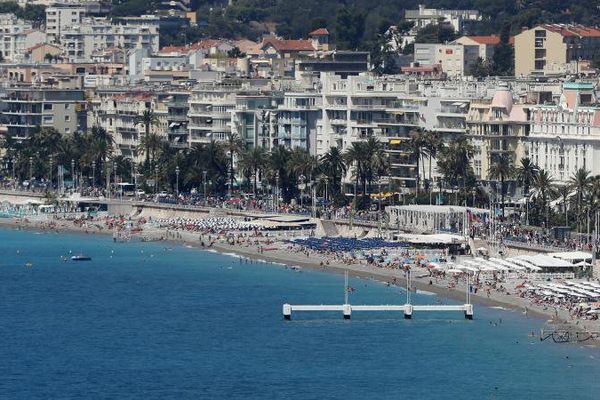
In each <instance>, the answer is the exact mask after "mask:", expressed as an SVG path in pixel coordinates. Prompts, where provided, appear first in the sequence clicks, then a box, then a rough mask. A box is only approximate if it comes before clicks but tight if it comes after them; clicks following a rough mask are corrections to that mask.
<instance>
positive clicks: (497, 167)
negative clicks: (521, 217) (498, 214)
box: [488, 154, 514, 217]
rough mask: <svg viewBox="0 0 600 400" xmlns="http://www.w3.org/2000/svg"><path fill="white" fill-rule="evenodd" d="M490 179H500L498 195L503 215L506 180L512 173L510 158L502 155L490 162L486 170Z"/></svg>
mask: <svg viewBox="0 0 600 400" xmlns="http://www.w3.org/2000/svg"><path fill="white" fill-rule="evenodd" d="M488 174H489V177H490V178H491V179H497V180H499V181H500V197H501V199H502V217H504V196H505V195H506V180H507V179H511V178H512V177H513V175H514V168H513V165H512V159H511V158H510V157H509V156H507V155H505V154H504V155H502V156H500V157H498V158H497V159H495V160H494V161H493V162H492V166H491V167H490V169H489V171H488Z"/></svg>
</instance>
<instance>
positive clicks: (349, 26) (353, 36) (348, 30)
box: [335, 7, 366, 50]
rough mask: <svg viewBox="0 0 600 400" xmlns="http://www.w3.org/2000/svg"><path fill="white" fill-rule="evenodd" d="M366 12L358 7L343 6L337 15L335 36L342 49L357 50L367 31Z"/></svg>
mask: <svg viewBox="0 0 600 400" xmlns="http://www.w3.org/2000/svg"><path fill="white" fill-rule="evenodd" d="M365 18H366V16H365V14H363V13H362V12H360V11H359V10H358V9H356V8H347V7H344V8H342V9H341V10H340V11H339V12H338V14H337V17H336V23H335V37H336V42H337V44H338V46H339V48H340V49H347V50H356V49H357V48H358V47H359V45H360V42H361V39H362V37H363V35H364V32H365Z"/></svg>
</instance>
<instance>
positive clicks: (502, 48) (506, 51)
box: [492, 25, 515, 76]
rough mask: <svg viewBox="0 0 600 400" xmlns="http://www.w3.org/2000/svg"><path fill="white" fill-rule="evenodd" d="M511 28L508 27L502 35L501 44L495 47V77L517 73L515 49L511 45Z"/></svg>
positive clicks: (493, 58) (503, 29)
mask: <svg viewBox="0 0 600 400" xmlns="http://www.w3.org/2000/svg"><path fill="white" fill-rule="evenodd" d="M509 39H510V26H508V25H506V26H504V27H503V28H502V32H501V33H500V43H499V44H498V45H496V47H494V55H493V57H492V60H493V61H492V63H493V71H494V75H503V76H510V75H514V71H515V65H514V64H515V56H514V49H513V47H512V46H511V45H510V43H509Z"/></svg>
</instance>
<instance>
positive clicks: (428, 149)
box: [423, 131, 441, 199]
mask: <svg viewBox="0 0 600 400" xmlns="http://www.w3.org/2000/svg"><path fill="white" fill-rule="evenodd" d="M425 133H426V135H425V143H424V149H425V154H427V158H428V159H429V178H428V185H427V188H428V191H429V194H430V199H431V191H432V185H431V161H432V159H433V158H437V155H438V151H439V149H440V147H441V142H440V139H439V137H437V136H436V135H434V133H433V132H429V131H425ZM423 174H424V173H423Z"/></svg>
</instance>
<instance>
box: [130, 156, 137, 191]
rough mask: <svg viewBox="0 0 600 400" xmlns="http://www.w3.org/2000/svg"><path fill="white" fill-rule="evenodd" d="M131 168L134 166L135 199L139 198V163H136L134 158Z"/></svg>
mask: <svg viewBox="0 0 600 400" xmlns="http://www.w3.org/2000/svg"><path fill="white" fill-rule="evenodd" d="M131 168H133V184H134V185H135V199H136V200H137V198H138V183H137V178H138V174H137V165H136V164H135V161H133V160H131Z"/></svg>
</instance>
